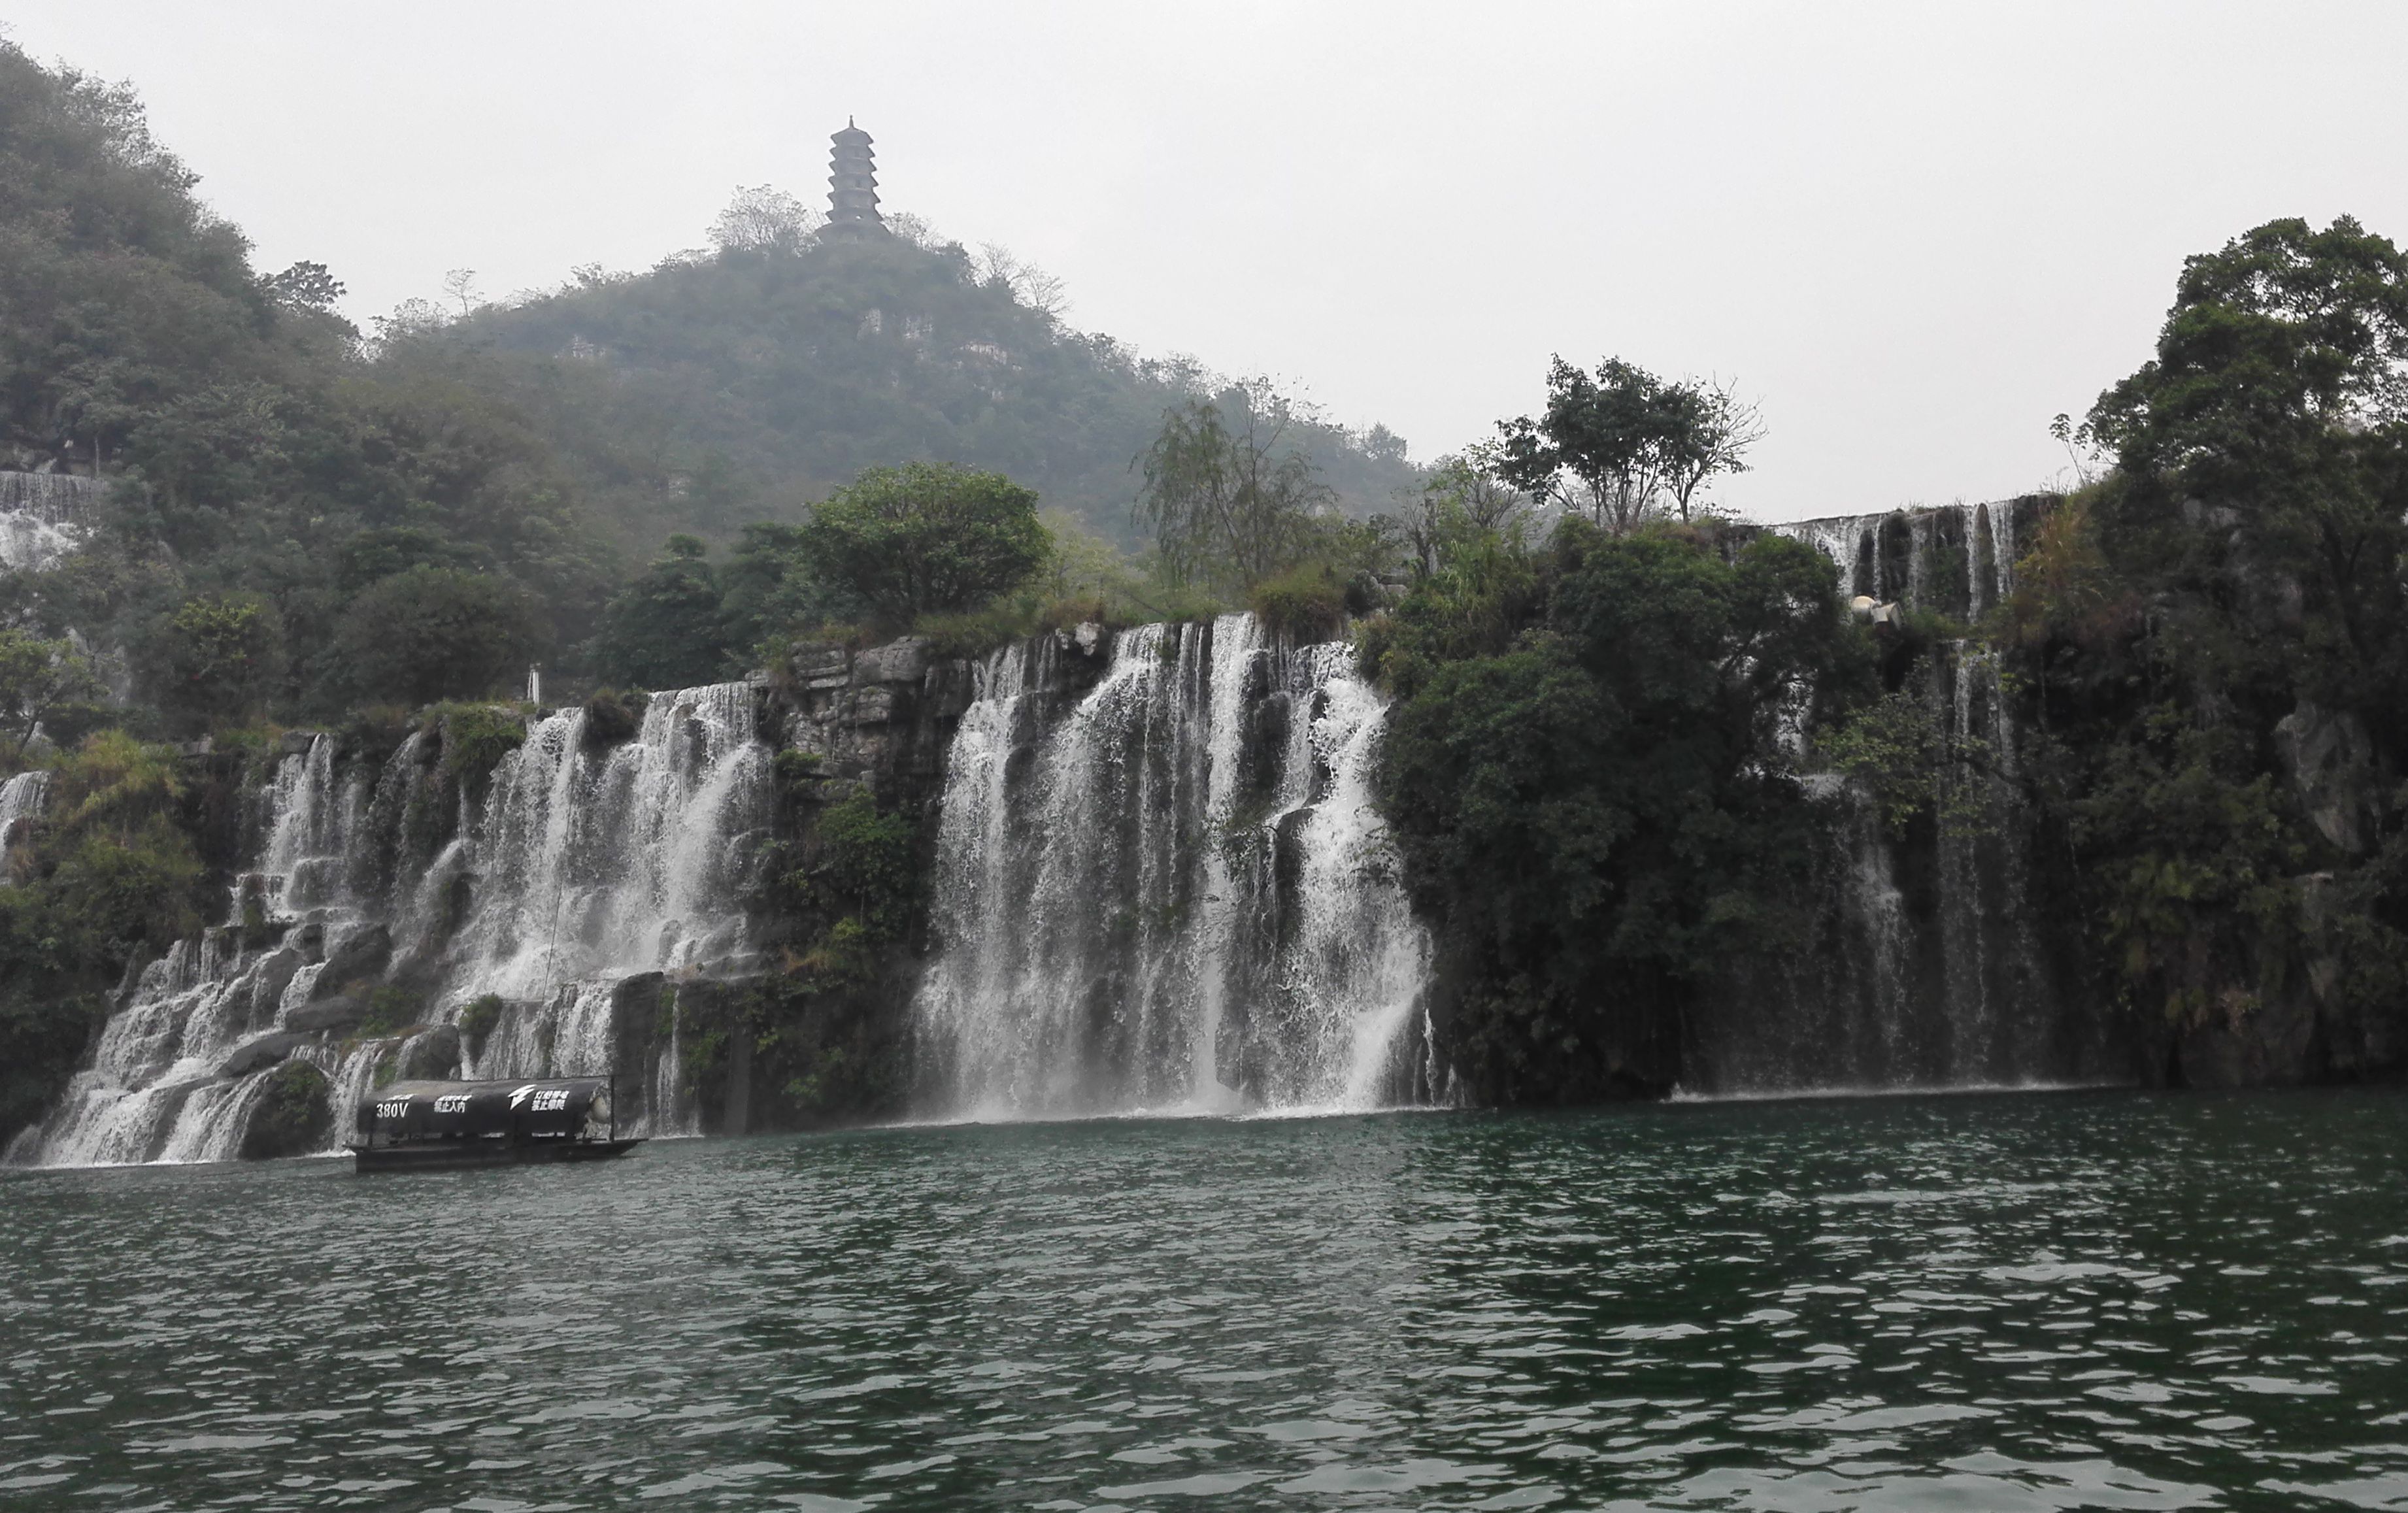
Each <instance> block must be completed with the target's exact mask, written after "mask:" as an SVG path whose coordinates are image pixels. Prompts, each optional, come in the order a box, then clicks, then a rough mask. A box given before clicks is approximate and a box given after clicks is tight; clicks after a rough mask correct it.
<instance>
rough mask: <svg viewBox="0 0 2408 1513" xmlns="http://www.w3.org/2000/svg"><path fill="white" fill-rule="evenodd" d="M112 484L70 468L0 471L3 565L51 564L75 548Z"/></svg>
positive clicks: (16, 566) (0, 522) (18, 566)
mask: <svg viewBox="0 0 2408 1513" xmlns="http://www.w3.org/2000/svg"><path fill="white" fill-rule="evenodd" d="M107 490H108V484H107V483H106V482H104V481H103V480H101V479H99V478H78V477H75V476H73V475H71V474H66V473H0V567H8V568H16V569H21V570H22V569H31V568H39V567H47V566H49V565H50V564H51V563H53V562H55V561H57V560H58V559H59V558H60V557H62V556H64V555H65V554H66V553H67V552H70V551H73V550H75V549H76V548H77V547H78V546H79V545H81V544H82V542H83V534H84V530H85V528H86V522H87V521H89V520H90V518H91V512H92V509H93V506H94V505H96V504H97V503H98V502H99V500H100V497H101V495H102V494H103V493H104V492H107Z"/></svg>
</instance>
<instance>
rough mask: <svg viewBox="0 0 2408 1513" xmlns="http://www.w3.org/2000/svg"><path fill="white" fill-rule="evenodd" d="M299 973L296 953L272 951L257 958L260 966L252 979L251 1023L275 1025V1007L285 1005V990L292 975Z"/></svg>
mask: <svg viewBox="0 0 2408 1513" xmlns="http://www.w3.org/2000/svg"><path fill="white" fill-rule="evenodd" d="M300 970H301V953H300V952H298V951H293V950H273V951H269V952H268V953H267V954H266V955H265V956H263V957H261V958H260V959H259V967H258V969H257V971H255V972H254V973H253V974H252V975H251V1013H250V1015H249V1020H250V1022H251V1023H252V1024H258V1025H265V1024H269V1023H272V1022H274V1021H275V1019H276V1008H277V1006H278V1005H279V1004H281V1003H283V1002H284V990H285V988H286V986H287V985H289V984H290V983H291V982H292V981H293V974H294V973H295V972H298V971H300Z"/></svg>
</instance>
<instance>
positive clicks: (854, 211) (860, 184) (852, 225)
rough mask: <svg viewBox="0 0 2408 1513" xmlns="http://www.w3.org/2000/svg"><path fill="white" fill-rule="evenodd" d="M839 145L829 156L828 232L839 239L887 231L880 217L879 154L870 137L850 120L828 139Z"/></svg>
mask: <svg viewBox="0 0 2408 1513" xmlns="http://www.w3.org/2000/svg"><path fill="white" fill-rule="evenodd" d="M828 140H829V141H831V142H833V143H835V144H836V146H835V149H834V150H832V151H830V152H829V154H828V230H829V231H831V232H833V233H835V234H836V235H837V236H852V237H861V236H869V235H871V234H873V233H878V232H883V231H884V230H885V229H886V218H885V217H884V216H882V215H880V214H879V213H878V154H877V153H876V152H874V151H872V150H870V146H869V144H870V136H869V134H868V133H867V132H866V131H863V130H862V129H861V128H860V127H859V126H856V125H854V124H853V118H852V117H851V116H847V117H846V118H845V121H844V130H842V131H840V132H839V133H837V134H836V135H835V136H832V137H830V138H828Z"/></svg>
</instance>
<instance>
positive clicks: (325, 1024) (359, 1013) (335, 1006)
mask: <svg viewBox="0 0 2408 1513" xmlns="http://www.w3.org/2000/svg"><path fill="white" fill-rule="evenodd" d="M367 1017H368V1001H367V1000H366V999H365V998H362V997H360V996H358V995H357V994H354V993H337V994H336V995H335V996H334V997H332V998H322V999H320V1000H319V1001H318V1002H316V1003H314V1004H304V1005H302V1006H300V1007H299V1008H296V1009H294V1011H293V1012H292V1013H290V1014H287V1015H285V1016H284V1028H285V1029H287V1030H289V1031H291V1032H293V1033H294V1034H295V1035H317V1034H320V1033H322V1032H323V1031H328V1030H333V1031H337V1032H340V1031H346V1030H354V1029H357V1028H358V1027H359V1025H360V1023H361V1021H364V1020H366V1018H367Z"/></svg>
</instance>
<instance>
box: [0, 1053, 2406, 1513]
mask: <svg viewBox="0 0 2408 1513" xmlns="http://www.w3.org/2000/svg"><path fill="white" fill-rule="evenodd" d="M2402 1149H2408V1104H2403V1102H2402V1100H2401V1098H2400V1096H2399V1095H2398V1094H2397V1093H2396V1092H2350V1093H2335V1094H2314V1095H2311V1094H2298V1095H2290V1094H2258V1095H2252V1096H2238V1097H2215V1096H2209V1095H2189V1096H2185V1097H2181V1098H2167V1097H2153V1096H2148V1095H2143V1094H2131V1093H2103V1094H2078V1095H2054V1096H2014V1097H1995V1098H1952V1099H1924V1098H1888V1099H1880V1100H1873V1101H1868V1102H1860V1103H1859V1102H1836V1103H1835V1102H1818V1103H1809V1104H1744V1105H1717V1106H1681V1107H1652V1108H1635V1109H1628V1110H1623V1111H1616V1112H1607V1113H1594V1114H1585V1115H1578V1116H1564V1117H1552V1118H1551V1117H1531V1116H1519V1117H1508V1116H1488V1115H1471V1114H1408V1115H1384V1116H1369V1117H1347V1118H1333V1119H1322V1120H1236V1121H1232V1120H1176V1121H1145V1120H1110V1121H1098V1122H1089V1123H1067V1124H1028V1125H1005V1126H975V1127H954V1128H943V1129H925V1128H923V1129H910V1130H888V1131H867V1132H859V1133H854V1134H849V1135H826V1136H815V1137H787V1138H777V1139H759V1140H748V1141H731V1142H679V1143H674V1144H668V1145H661V1144H655V1145H652V1146H650V1147H647V1148H646V1149H644V1150H642V1151H641V1152H640V1153H638V1155H637V1156H636V1157H634V1158H631V1159H629V1160H627V1161H625V1162H623V1163H612V1164H608V1165H603V1166H595V1167H585V1168H565V1169H520V1170H503V1171H489V1172H475V1173H464V1174H457V1175H451V1176H430V1177H424V1178H384V1179H362V1178H353V1177H351V1175H350V1174H349V1172H348V1170H347V1169H346V1168H344V1167H342V1166H338V1165H337V1164H335V1163H319V1162H286V1163H268V1164H265V1165H249V1166H200V1167H183V1168H156V1167H153V1168H132V1169H115V1170H97V1171H73V1172H41V1173H22V1174H11V1175H9V1176H7V1178H5V1179H0V1205H5V1206H6V1208H7V1213H8V1216H9V1222H8V1223H7V1225H6V1226H5V1228H0V1277H6V1278H7V1283H6V1288H5V1292H0V1307H5V1316H0V1317H5V1330H6V1335H7V1340H8V1341H9V1362H10V1370H9V1371H8V1372H7V1375H6V1377H0V1421H5V1422H7V1424H8V1425H9V1426H10V1428H9V1430H8V1433H9V1434H10V1435H11V1436H12V1438H11V1447H12V1453H11V1455H10V1456H9V1457H8V1458H7V1463H6V1464H5V1466H0V1498H7V1499H14V1500H16V1502H17V1503H18V1504H19V1505H20V1506H93V1507H102V1506H124V1507H132V1506H174V1507H183V1508H198V1507H215V1506H246V1507H255V1508H304V1507H331V1506H393V1507H411V1508H430V1509H431V1508H438V1507H446V1508H451V1507H456V1508H467V1507H476V1508H480V1509H520V1508H533V1507H538V1506H541V1507H561V1508H607V1507H623V1506H624V1507H636V1506H651V1507H660V1506H681V1507H722V1506H724V1507H748V1508H758V1507H770V1508H776V1507H788V1508H806V1509H813V1510H820V1513H824V1510H827V1509H838V1508H866V1507H871V1506H893V1507H1044V1508H1060V1509H1072V1508H1087V1507H1102V1506H1119V1507H1130V1508H1135V1507H1148V1508H1181V1507H1236V1506H1243V1507H1295V1508H1319V1507H1330V1508H1336V1507H1367V1506H1377V1507H1398V1506H1403V1507H1467V1508H1468V1507H1486V1508H1503V1507H1540V1506H1561V1507H1567V1508H1569V1507H1584V1508H1613V1509H1625V1510H1630V1509H1641V1508H1663V1509H1692V1508H1744V1509H1768V1510H1806V1509H1814V1510H1842V1509H1901V1510H1903V1509H1928V1508H1933V1507H1969V1508H2016V1509H2055V1508H2073V1507H2133V1508H2263V1509H2274V1508H2283V1509H2295V1508H2302V1507H2336V1508H2338V1507H2352V1506H2356V1507H2380V1506H2392V1505H2394V1504H2396V1503H2398V1502H2399V1501H2400V1500H2401V1499H2402V1498H2408V1372H2403V1371H2402V1370H2401V1354H2402V1350H2403V1348H2408V1174H2403V1171H2402V1167H2401V1157H2400V1153H2401V1150H2402ZM104 1342H105V1343H106V1347H107V1348H106V1349H95V1347H96V1346H99V1345H101V1344H103V1343H104Z"/></svg>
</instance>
